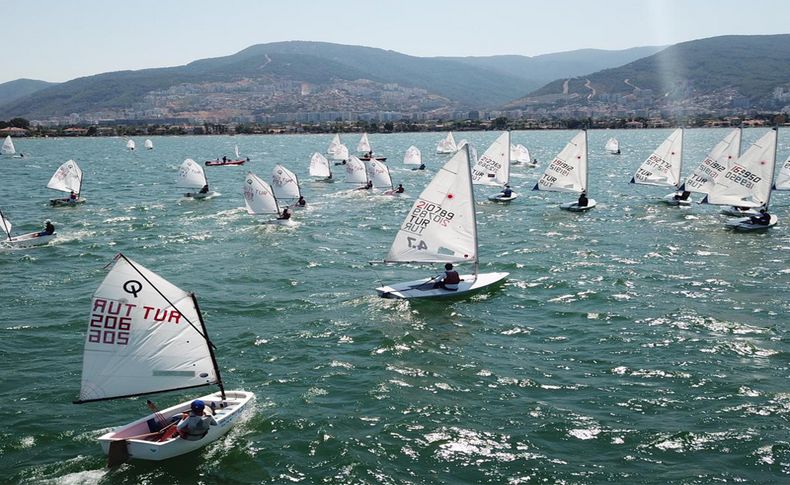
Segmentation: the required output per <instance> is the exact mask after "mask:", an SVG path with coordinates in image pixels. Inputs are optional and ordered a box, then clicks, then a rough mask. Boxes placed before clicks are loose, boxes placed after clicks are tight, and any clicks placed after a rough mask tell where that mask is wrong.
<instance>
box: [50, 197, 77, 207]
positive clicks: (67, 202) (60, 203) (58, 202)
mask: <svg viewBox="0 0 790 485" xmlns="http://www.w3.org/2000/svg"><path fill="white" fill-rule="evenodd" d="M84 203H85V199H83V198H82V197H78V198H77V200H71V199H50V200H49V205H51V206H52V207H74V206H77V205H80V204H84Z"/></svg>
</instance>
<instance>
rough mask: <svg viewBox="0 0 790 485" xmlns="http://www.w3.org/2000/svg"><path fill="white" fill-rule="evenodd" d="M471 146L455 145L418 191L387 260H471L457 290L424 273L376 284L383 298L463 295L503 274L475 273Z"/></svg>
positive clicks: (387, 261) (476, 267)
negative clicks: (458, 147)
mask: <svg viewBox="0 0 790 485" xmlns="http://www.w3.org/2000/svg"><path fill="white" fill-rule="evenodd" d="M474 206H475V200H474V191H473V190H472V175H471V172H470V170H469V148H468V147H466V148H464V149H462V150H459V151H458V152H457V153H456V154H455V155H453V156H452V157H451V158H450V160H448V161H447V163H445V164H444V166H443V167H442V168H441V169H440V170H439V171H438V172H437V174H436V175H435V176H434V178H433V180H431V182H430V183H429V184H428V186H427V187H425V189H424V190H423V191H422V193H421V194H420V196H419V197H418V198H417V200H416V201H415V202H414V205H412V208H411V210H410V211H409V213H408V214H407V215H406V218H405V219H404V221H403V224H401V227H400V230H399V231H398V233H397V234H396V235H395V240H394V241H393V242H392V246H391V247H390V250H389V253H388V254H387V257H386V258H385V260H384V262H385V263H400V264H411V263H426V264H430V263H451V264H454V263H472V264H473V273H472V274H465V275H461V279H462V281H461V282H460V283H459V284H458V289H457V290H450V289H445V288H434V281H436V277H434V278H423V279H420V280H415V281H407V282H405V283H396V284H391V285H385V286H381V287H379V288H376V291H377V292H378V294H379V296H381V297H383V298H398V299H405V298H440V297H448V296H458V295H465V294H468V293H470V292H473V291H476V290H480V289H482V288H486V287H489V286H491V285H493V284H495V283H499V282H500V281H502V280H504V279H505V278H506V277H507V276H508V273H478V255H477V249H478V244H477V221H476V219H475V207H474Z"/></svg>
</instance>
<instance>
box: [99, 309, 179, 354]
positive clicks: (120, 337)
mask: <svg viewBox="0 0 790 485" xmlns="http://www.w3.org/2000/svg"><path fill="white" fill-rule="evenodd" d="M135 311H137V313H138V317H137V318H138V320H139V319H142V320H153V321H154V322H155V323H174V324H178V323H181V313H179V312H178V311H177V310H172V309H168V308H156V307H152V306H148V305H144V306H142V307H141V306H138V305H135V304H133V303H125V302H122V301H116V300H107V299H104V298H95V299H94V300H93V308H92V310H91V320H90V325H89V326H88V342H91V343H96V344H111V345H112V344H116V345H128V344H129V332H130V331H131V328H132V319H133V318H134V316H135ZM140 312H142V315H141V316H139V313H140Z"/></svg>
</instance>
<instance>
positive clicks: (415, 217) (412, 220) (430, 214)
mask: <svg viewBox="0 0 790 485" xmlns="http://www.w3.org/2000/svg"><path fill="white" fill-rule="evenodd" d="M453 217H455V214H454V213H453V212H449V211H447V210H446V209H442V206H440V205H437V204H434V203H433V202H428V201H427V200H422V199H419V200H417V203H416V204H414V207H413V208H412V211H411V213H410V214H409V217H408V218H407V219H406V221H405V222H404V223H403V227H402V229H403V230H404V231H408V232H411V233H414V234H422V232H423V231H424V230H425V228H426V227H428V225H429V224H430V223H431V222H435V223H437V224H439V225H441V226H447V224H448V223H449V222H450V221H451V220H452V219H453Z"/></svg>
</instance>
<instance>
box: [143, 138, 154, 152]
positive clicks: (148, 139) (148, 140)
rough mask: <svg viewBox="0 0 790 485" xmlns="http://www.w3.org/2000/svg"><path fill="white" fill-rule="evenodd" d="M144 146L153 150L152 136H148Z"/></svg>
mask: <svg viewBox="0 0 790 485" xmlns="http://www.w3.org/2000/svg"><path fill="white" fill-rule="evenodd" d="M144 146H145V149H146V150H153V149H154V142H152V141H151V139H150V138H146V139H145V143H144Z"/></svg>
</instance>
